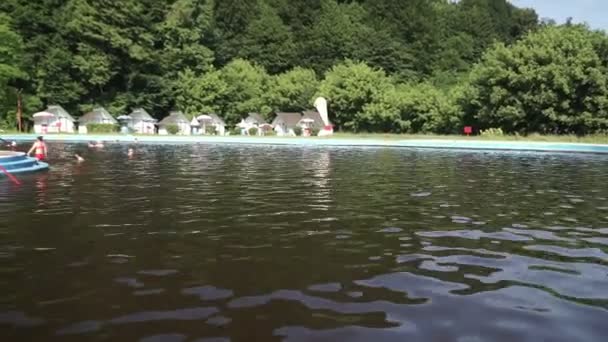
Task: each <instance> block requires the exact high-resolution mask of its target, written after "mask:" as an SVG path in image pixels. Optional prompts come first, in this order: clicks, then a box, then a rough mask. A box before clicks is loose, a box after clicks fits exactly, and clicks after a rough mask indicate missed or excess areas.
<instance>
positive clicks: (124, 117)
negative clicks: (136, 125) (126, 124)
mask: <svg viewBox="0 0 608 342" xmlns="http://www.w3.org/2000/svg"><path fill="white" fill-rule="evenodd" d="M116 119H117V120H125V121H127V120H133V119H132V118H131V117H130V116H128V115H121V116H119V117H117V118H116Z"/></svg>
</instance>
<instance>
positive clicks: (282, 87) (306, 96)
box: [264, 67, 318, 112]
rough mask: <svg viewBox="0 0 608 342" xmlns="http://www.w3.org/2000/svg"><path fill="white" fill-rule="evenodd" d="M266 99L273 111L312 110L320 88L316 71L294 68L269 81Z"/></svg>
mask: <svg viewBox="0 0 608 342" xmlns="http://www.w3.org/2000/svg"><path fill="white" fill-rule="evenodd" d="M268 82H269V84H268V91H267V92H266V93H265V95H264V97H265V99H266V102H267V104H268V105H269V106H270V108H271V110H272V111H286V112H299V111H303V110H306V109H308V108H310V106H311V103H312V101H313V97H314V95H315V92H316V91H317V87H318V80H317V76H316V75H315V73H314V71H312V70H310V69H304V68H300V67H297V68H294V69H292V70H289V71H287V72H285V73H282V74H280V75H277V76H273V77H271V78H270V79H269V81H268Z"/></svg>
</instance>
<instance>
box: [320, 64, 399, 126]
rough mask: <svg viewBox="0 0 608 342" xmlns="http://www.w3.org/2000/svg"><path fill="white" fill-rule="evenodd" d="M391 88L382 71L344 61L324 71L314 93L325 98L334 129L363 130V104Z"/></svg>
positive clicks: (364, 123)
mask: <svg viewBox="0 0 608 342" xmlns="http://www.w3.org/2000/svg"><path fill="white" fill-rule="evenodd" d="M393 87H394V86H393V83H392V80H391V79H390V78H389V77H388V76H387V75H386V74H385V72H384V71H382V70H379V69H373V68H371V67H369V66H368V65H366V64H365V63H356V62H353V61H350V60H347V61H346V62H344V63H341V64H338V65H336V66H334V67H333V68H332V69H331V70H330V71H328V72H327V73H326V74H325V79H324V80H323V81H322V82H321V85H320V87H319V93H318V94H319V95H321V96H324V97H325V98H327V99H328V101H329V103H330V111H331V113H332V114H333V115H332V120H333V123H334V124H335V125H336V126H337V128H338V129H350V130H354V131H358V130H365V129H367V127H366V125H367V124H368V121H367V119H366V118H365V111H364V108H365V106H366V105H368V104H369V103H372V102H374V101H376V100H377V99H378V98H379V97H380V96H382V94H384V93H386V92H388V91H391V90H392V89H393Z"/></svg>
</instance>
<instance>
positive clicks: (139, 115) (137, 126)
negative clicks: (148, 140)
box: [128, 108, 156, 134]
mask: <svg viewBox="0 0 608 342" xmlns="http://www.w3.org/2000/svg"><path fill="white" fill-rule="evenodd" d="M129 117H130V118H131V120H129V121H128V127H129V128H130V129H131V130H133V131H134V132H135V133H138V134H154V123H155V122H156V119H154V118H153V117H151V116H150V114H148V112H146V110H145V109H143V108H136V109H134V110H133V112H131V114H129Z"/></svg>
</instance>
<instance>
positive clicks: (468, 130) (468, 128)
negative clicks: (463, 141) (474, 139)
mask: <svg viewBox="0 0 608 342" xmlns="http://www.w3.org/2000/svg"><path fill="white" fill-rule="evenodd" d="M471 133H473V127H471V126H464V134H466V135H471Z"/></svg>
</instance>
